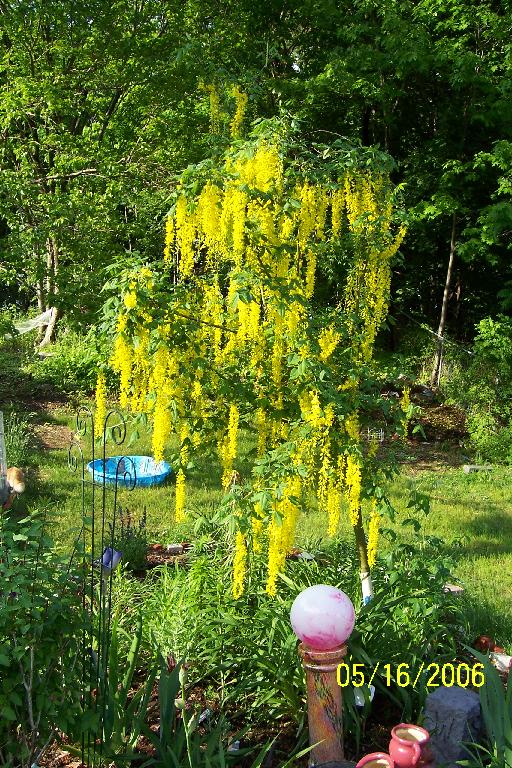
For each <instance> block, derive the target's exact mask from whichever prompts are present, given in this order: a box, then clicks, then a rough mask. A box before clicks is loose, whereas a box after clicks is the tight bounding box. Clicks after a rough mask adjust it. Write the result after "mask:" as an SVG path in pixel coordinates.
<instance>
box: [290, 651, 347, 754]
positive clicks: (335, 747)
mask: <svg viewBox="0 0 512 768" xmlns="http://www.w3.org/2000/svg"><path fill="white" fill-rule="evenodd" d="M346 654H347V645H346V644H343V645H341V646H339V647H338V648H333V649H332V650H330V651H316V650H313V649H312V648H309V647H308V646H307V645H305V644H304V643H301V644H300V645H299V655H300V657H301V659H302V663H303V665H304V670H305V672H306V689H307V707H308V725H309V743H310V744H311V745H313V744H314V745H316V746H314V747H313V749H312V750H311V753H310V759H309V766H310V768H312V767H313V766H321V765H323V764H325V763H331V764H337V763H341V762H343V760H344V753H343V717H342V713H343V696H342V689H341V687H340V686H339V685H338V680H337V675H336V670H337V668H338V664H341V663H342V662H343V659H344V658H345V656H346ZM319 742H320V743H319Z"/></svg>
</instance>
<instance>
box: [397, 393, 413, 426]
mask: <svg viewBox="0 0 512 768" xmlns="http://www.w3.org/2000/svg"><path fill="white" fill-rule="evenodd" d="M410 405H411V388H410V387H404V390H403V392H402V397H401V398H400V408H401V410H402V413H403V418H402V429H403V431H404V437H407V430H408V428H409V414H408V411H409V406H410Z"/></svg>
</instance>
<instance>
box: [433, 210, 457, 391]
mask: <svg viewBox="0 0 512 768" xmlns="http://www.w3.org/2000/svg"><path fill="white" fill-rule="evenodd" d="M456 227H457V215H456V214H455V213H454V214H453V218H452V235H451V239H450V258H449V259H448V269H447V272H446V282H445V285H444V294H443V304H442V307H441V317H440V319H439V328H438V329H437V350H436V356H435V358H434V367H433V369H432V376H431V377H430V384H431V386H433V387H435V386H437V385H439V379H440V377H441V363H442V359H443V346H444V338H443V335H444V329H445V325H446V315H447V312H448V298H449V295H450V285H451V281H452V272H453V261H454V258H455V236H456Z"/></svg>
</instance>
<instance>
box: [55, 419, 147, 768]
mask: <svg viewBox="0 0 512 768" xmlns="http://www.w3.org/2000/svg"><path fill="white" fill-rule="evenodd" d="M95 427H96V425H95V422H94V414H93V413H92V411H91V410H90V409H89V408H88V407H87V406H81V407H80V408H79V409H78V411H77V414H76V431H75V434H74V436H73V439H72V441H71V445H70V446H69V450H68V466H69V469H70V470H71V471H72V472H74V473H76V475H77V476H78V482H79V483H80V485H81V528H80V532H79V535H78V537H77V540H76V542H75V548H74V551H73V553H72V557H71V561H72V560H73V559H75V558H77V559H80V560H81V568H80V573H81V595H82V609H83V613H84V622H83V630H82V642H81V656H82V691H81V700H82V710H83V715H84V724H87V726H86V727H84V731H83V734H82V740H81V759H82V763H83V764H84V765H87V766H88V768H96V767H97V766H100V765H101V763H102V758H103V757H104V754H103V750H104V726H105V721H106V717H108V711H107V710H108V690H109V655H110V646H111V639H112V626H111V625H112V581H113V575H114V569H115V567H116V565H117V562H118V558H119V553H116V551H115V550H114V543H115V538H116V525H117V509H118V489H119V486H121V487H122V488H123V490H128V491H131V490H133V489H134V488H135V485H136V482H137V475H136V468H135V464H134V462H133V461H132V460H131V459H130V457H128V456H121V457H120V458H119V460H118V462H117V467H116V473H115V482H114V484H113V485H111V484H109V485H108V492H107V483H106V477H105V474H106V473H105V472H104V473H103V479H102V481H101V482H98V480H97V479H94V478H93V477H91V476H90V475H89V473H88V472H86V465H87V460H86V457H85V452H86V451H87V453H89V454H90V456H91V459H92V461H94V460H95V457H96V455H97V454H98V453H99V454H100V456H101V458H102V459H103V466H105V462H106V459H107V456H106V452H107V442H108V443H109V444H110V445H113V446H116V447H117V446H121V445H122V444H123V443H124V441H125V438H126V422H125V419H124V416H123V415H122V414H121V413H120V411H118V410H111V411H109V412H108V413H107V415H106V417H105V420H104V422H103V425H102V429H101V431H98V430H97V429H95ZM98 433H99V434H100V437H95V435H97V434H98ZM98 448H99V450H98ZM115 452H116V453H119V451H115ZM71 561H70V565H71Z"/></svg>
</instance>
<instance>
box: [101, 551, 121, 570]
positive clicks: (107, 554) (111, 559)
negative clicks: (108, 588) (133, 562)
mask: <svg viewBox="0 0 512 768" xmlns="http://www.w3.org/2000/svg"><path fill="white" fill-rule="evenodd" d="M122 556H123V553H122V552H119V551H118V550H117V549H113V548H112V547H105V549H104V550H103V555H102V556H101V564H102V566H103V568H106V569H107V570H108V571H113V570H114V568H117V566H118V565H119V562H120V560H121V558H122Z"/></svg>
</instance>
